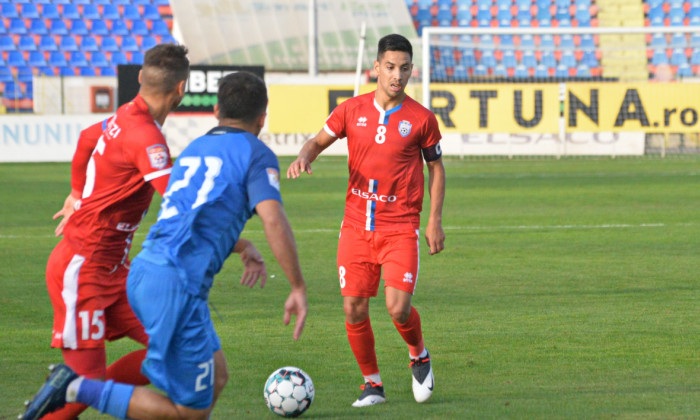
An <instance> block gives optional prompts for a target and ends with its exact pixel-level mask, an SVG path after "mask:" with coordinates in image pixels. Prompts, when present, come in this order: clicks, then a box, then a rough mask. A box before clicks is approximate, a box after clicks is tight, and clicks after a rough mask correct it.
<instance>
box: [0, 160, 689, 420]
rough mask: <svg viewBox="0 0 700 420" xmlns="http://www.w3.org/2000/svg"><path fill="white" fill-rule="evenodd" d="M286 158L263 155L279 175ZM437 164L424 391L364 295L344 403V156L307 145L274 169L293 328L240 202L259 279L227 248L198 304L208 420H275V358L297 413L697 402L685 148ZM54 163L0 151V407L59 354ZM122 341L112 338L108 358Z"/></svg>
mask: <svg viewBox="0 0 700 420" xmlns="http://www.w3.org/2000/svg"><path fill="white" fill-rule="evenodd" d="M289 161H290V158H282V159H281V162H280V164H281V167H282V171H283V172H284V171H285V170H286V167H287V165H288V164H289ZM445 166H446V169H447V175H448V177H447V198H446V202H445V209H444V219H443V226H444V228H445V233H446V235H447V240H446V249H445V251H444V252H443V253H441V254H439V255H437V256H428V254H427V252H426V246H425V243H424V241H423V240H422V241H421V256H422V259H421V271H420V276H419V279H418V285H417V291H416V296H415V298H414V304H415V306H416V307H417V308H418V310H419V311H420V314H421V317H422V320H423V329H424V336H425V342H426V344H427V346H428V348H429V349H430V351H431V353H432V356H433V364H434V370H435V375H436V388H435V393H434V395H433V397H432V399H431V400H430V401H429V402H428V403H425V404H420V405H419V404H417V403H415V402H414V401H413V396H412V393H411V378H410V370H409V369H408V360H407V349H406V347H405V345H404V343H403V342H402V340H401V338H400V336H399V334H398V333H397V332H396V331H395V329H394V326H393V324H392V323H391V320H390V318H389V317H388V315H387V314H386V309H385V308H384V303H383V299H382V294H381V293H380V296H379V297H378V298H377V299H374V300H372V304H371V310H372V312H371V316H372V323H373V327H374V331H375V335H376V338H377V354H378V358H379V364H380V368H381V369H382V371H381V373H382V379H383V381H384V385H385V388H386V392H387V403H386V404H383V405H381V406H376V407H369V408H366V409H353V408H351V407H350V404H351V403H352V402H353V401H354V399H355V398H356V397H357V396H358V395H359V393H360V389H359V385H360V384H361V382H362V380H361V376H360V372H359V369H358V368H357V367H356V364H355V361H354V358H353V356H352V353H351V352H350V349H349V346H348V344H347V340H346V337H345V330H344V321H343V312H342V305H341V297H340V295H339V287H338V284H337V275H336V268H335V249H336V244H337V237H338V228H339V225H340V221H341V218H342V214H343V202H344V197H345V188H346V183H347V169H346V160H345V159H344V158H333V157H321V158H320V159H319V160H318V161H317V162H316V163H314V165H313V169H314V174H313V175H311V176H303V177H302V178H301V179H297V180H294V181H290V180H287V179H283V180H282V182H281V185H282V194H283V197H284V201H285V208H286V211H287V214H288V216H289V219H290V221H291V223H292V226H293V228H294V229H295V235H296V240H297V245H298V248H299V254H300V259H301V262H302V266H303V270H304V274H305V276H306V280H307V283H308V296H309V315H308V319H307V324H306V329H305V331H304V334H303V337H302V339H301V340H300V341H298V342H294V341H293V340H292V328H291V327H284V326H283V325H282V305H283V301H284V298H285V297H286V294H287V292H288V290H289V287H288V285H287V283H286V280H285V279H284V275H283V274H282V273H281V271H280V269H279V267H278V266H277V265H276V263H275V262H274V259H273V258H272V256H271V255H270V251H269V248H268V247H267V245H266V243H265V240H264V235H263V232H262V229H261V224H260V222H259V220H255V219H254V220H252V221H251V222H250V223H249V225H248V227H247V228H246V231H245V235H244V236H245V237H248V238H250V239H252V240H253V241H254V242H255V243H256V244H258V247H259V248H260V249H261V252H262V253H263V256H264V257H266V260H267V261H268V270H269V273H270V274H271V275H275V278H269V279H268V284H267V286H266V287H265V288H264V289H262V290H261V289H259V288H255V289H253V290H249V289H247V288H244V287H242V286H240V285H239V284H238V281H239V276H240V273H241V265H240V261H239V260H238V258H237V257H236V256H233V257H231V258H230V259H229V261H228V262H227V263H226V265H225V267H224V270H223V271H222V273H220V274H219V276H218V277H217V279H216V282H215V284H214V288H213V290H212V293H211V302H212V303H213V304H214V306H215V307H216V309H217V310H218V312H219V313H220V315H221V319H220V318H219V317H218V316H217V315H216V314H214V315H213V316H214V320H215V325H216V328H217V330H218V332H219V335H220V337H221V341H222V344H223V348H224V351H225V353H226V355H227V359H228V365H229V370H230V373H231V380H230V382H229V384H228V386H227V387H226V389H225V390H224V392H223V394H222V396H221V398H220V400H219V403H218V406H217V408H216V410H215V411H214V414H213V416H212V418H213V419H265V418H269V419H272V418H276V416H274V415H273V414H272V413H270V412H268V411H267V408H266V407H265V404H264V402H263V397H262V388H263V385H264V382H265V379H266V378H267V376H268V375H269V374H270V373H271V372H272V371H273V370H274V369H276V368H278V367H281V366H285V365H295V366H299V367H301V368H303V369H304V370H305V371H307V372H308V373H309V374H310V375H311V377H312V378H313V381H314V384H315V386H316V399H315V401H314V403H313V405H312V406H311V408H310V410H309V411H308V412H307V413H305V414H304V417H305V418H309V419H311V418H348V419H349V418H358V419H359V418H363V419H364V418H377V419H380V418H381V419H448V418H450V419H691V418H698V416H700V414H699V413H700V322H699V320H700V318H699V315H698V314H699V308H700V160H698V159H697V158H694V157H690V158H678V159H666V160H661V159H608V158H602V159H562V160H548V159H543V160H514V161H506V160H466V161H460V160H457V159H451V158H448V159H446V161H445ZM69 177H70V169H69V165H68V164H3V165H0V180H1V181H2V182H0V264H1V266H2V270H0V291H1V292H0V307H1V309H0V419H10V418H15V416H16V415H17V414H19V413H20V412H21V411H22V402H23V401H24V400H25V399H27V398H29V397H31V395H32V394H33V393H34V392H35V391H36V390H37V389H38V387H39V385H40V384H41V383H42V381H43V378H44V377H45V375H46V372H47V371H46V366H47V365H48V364H50V363H52V362H56V361H60V360H61V358H60V354H59V352H58V351H56V350H52V349H49V340H50V327H51V307H50V303H49V299H48V297H47V295H46V290H45V284H44V269H45V263H46V259H47V257H48V255H49V253H50V252H51V249H52V248H53V246H54V245H55V244H56V242H57V240H56V239H55V238H54V237H53V228H54V226H55V222H54V221H52V220H51V216H52V215H53V213H54V212H55V211H56V210H57V209H58V208H59V207H60V206H61V204H62V203H63V199H64V197H65V195H66V194H67V192H68V189H69ZM159 201H160V199H159V197H157V198H156V199H155V200H154V206H153V207H152V210H151V212H150V213H149V215H148V216H147V218H146V220H145V221H144V223H143V226H142V227H141V230H140V231H139V232H138V234H137V237H136V241H135V246H134V250H135V251H138V249H139V248H140V243H141V241H142V240H143V238H144V235H145V232H146V230H147V229H148V227H149V226H150V225H151V224H152V223H153V221H154V219H155V216H156V213H157V205H158V204H159ZM426 208H427V200H426ZM426 222H427V219H426V218H425V217H424V218H423V223H424V224H425V223H426ZM134 348H136V347H135V345H133V344H132V343H129V342H128V341H125V340H122V341H120V342H116V343H111V344H109V345H108V358H109V359H110V360H114V359H115V358H116V357H117V356H119V355H122V354H124V353H125V352H127V351H130V350H132V349H134ZM98 418H99V419H102V418H103V417H101V416H100V415H98V414H95V412H91V413H90V414H84V415H82V416H81V420H84V419H98Z"/></svg>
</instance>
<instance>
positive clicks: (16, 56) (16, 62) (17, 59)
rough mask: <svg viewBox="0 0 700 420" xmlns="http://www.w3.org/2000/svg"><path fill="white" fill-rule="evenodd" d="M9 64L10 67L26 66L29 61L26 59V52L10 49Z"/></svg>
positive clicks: (8, 53)
mask: <svg viewBox="0 0 700 420" xmlns="http://www.w3.org/2000/svg"><path fill="white" fill-rule="evenodd" d="M7 65H8V66H10V67H22V66H26V65H27V61H26V60H25V59H24V54H23V53H22V51H8V52H7Z"/></svg>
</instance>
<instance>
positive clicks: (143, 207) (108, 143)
mask: <svg viewBox="0 0 700 420" xmlns="http://www.w3.org/2000/svg"><path fill="white" fill-rule="evenodd" d="M171 168H172V163H171V162H170V151H169V150H168V146H167V144H166V142H165V138H164V137H163V134H162V133H161V131H160V126H159V125H158V123H157V122H156V121H154V120H153V117H152V116H151V114H150V112H149V111H148V105H147V104H146V102H145V101H144V100H143V98H141V96H137V97H136V98H134V100H133V101H131V102H129V103H127V104H124V105H122V106H121V107H119V109H118V110H117V112H116V114H115V115H114V116H113V117H111V118H110V119H109V120H108V121H107V124H106V127H105V129H104V131H103V133H102V135H101V136H100V138H99V140H98V141H97V144H96V145H95V149H94V151H93V152H92V156H91V157H90V161H89V162H88V165H87V174H86V179H85V187H84V189H83V195H82V199H81V205H80V208H79V209H78V210H76V212H75V213H73V215H72V216H71V217H70V219H69V220H68V223H67V224H66V227H65V229H64V231H63V235H64V237H65V239H66V240H67V241H68V242H69V243H70V244H71V246H72V247H73V249H75V250H76V252H77V253H78V254H80V255H82V256H84V257H86V258H88V259H93V260H94V261H96V262H98V263H101V264H106V265H116V264H120V263H123V262H125V261H126V258H127V256H128V253H129V249H130V247H131V238H132V236H133V234H134V231H135V230H136V229H137V228H138V226H139V223H141V219H142V218H143V216H144V214H145V213H146V211H147V210H148V207H149V205H150V204H151V199H152V198H153V193H154V191H155V189H154V188H153V186H151V184H150V183H149V182H148V181H151V180H154V179H156V178H158V177H161V176H167V175H169V174H170V171H171Z"/></svg>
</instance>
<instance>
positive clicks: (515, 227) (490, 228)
mask: <svg viewBox="0 0 700 420" xmlns="http://www.w3.org/2000/svg"><path fill="white" fill-rule="evenodd" d="M695 225H696V223H671V224H668V223H640V224H625V223H611V224H601V225H513V226H510V225H502V226H444V227H443V229H444V230H447V231H456V232H460V231H462V232H470V231H504V230H505V231H508V230H547V229H554V230H567V229H571V230H587V229H644V228H663V227H683V226H695ZM294 232H295V233H297V234H303V233H333V234H337V233H338V232H339V229H295V230H294ZM243 233H244V236H245V234H263V233H264V232H263V231H262V230H246V231H244V232H243ZM135 235H136V236H143V235H146V233H145V232H143V233H141V232H139V233H136V234H135ZM46 238H54V236H53V235H4V234H0V239H46Z"/></svg>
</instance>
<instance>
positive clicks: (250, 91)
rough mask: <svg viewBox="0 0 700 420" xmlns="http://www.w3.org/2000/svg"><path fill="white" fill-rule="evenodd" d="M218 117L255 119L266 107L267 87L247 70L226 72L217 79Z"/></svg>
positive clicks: (247, 120) (251, 120) (244, 120)
mask: <svg viewBox="0 0 700 420" xmlns="http://www.w3.org/2000/svg"><path fill="white" fill-rule="evenodd" d="M217 100H218V103H219V118H222V119H223V118H230V119H234V120H241V121H243V122H246V123H250V122H253V121H255V119H256V118H258V117H259V116H260V115H262V114H263V113H265V110H266V108H267V87H266V86H265V82H263V80H262V79H261V78H259V77H258V76H256V75H254V74H253V73H250V72H247V71H238V72H235V73H231V74H227V75H226V76H224V77H222V78H221V79H219V93H218V94H217Z"/></svg>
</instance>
